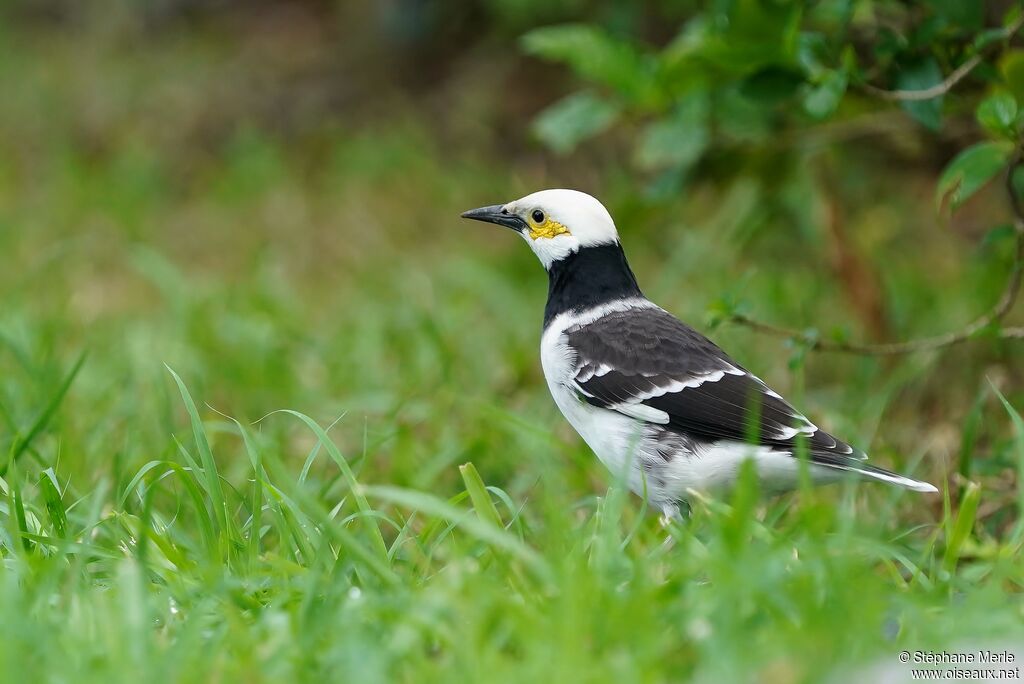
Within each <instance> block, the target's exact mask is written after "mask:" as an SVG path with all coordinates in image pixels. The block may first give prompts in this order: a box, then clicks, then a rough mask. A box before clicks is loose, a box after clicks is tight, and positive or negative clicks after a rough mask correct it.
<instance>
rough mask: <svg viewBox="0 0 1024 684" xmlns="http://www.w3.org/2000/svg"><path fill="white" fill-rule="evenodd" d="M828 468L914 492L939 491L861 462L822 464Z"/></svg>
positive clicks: (932, 486)
mask: <svg viewBox="0 0 1024 684" xmlns="http://www.w3.org/2000/svg"><path fill="white" fill-rule="evenodd" d="M821 465H826V466H828V467H830V468H835V469H836V470H845V471H847V472H851V473H856V474H857V475H862V476H864V477H868V478H871V479H872V480H878V481H880V482H888V483H889V484H892V485H896V486H898V487H905V488H907V489H912V490H914V491H915V492H929V493H934V492H938V491H939V490H938V489H936V488H935V486H934V485H932V484H929V483H927V482H922V481H921V480H914V479H911V478H909V477H904V476H903V475H897V474H896V473H894V472H892V471H890V470H886V469H885V468H879V467H878V466H873V465H870V464H868V463H863V462H845V463H822V464H821Z"/></svg>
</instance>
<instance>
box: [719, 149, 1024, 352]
mask: <svg viewBox="0 0 1024 684" xmlns="http://www.w3.org/2000/svg"><path fill="white" fill-rule="evenodd" d="M1020 165H1021V152H1020V151H1019V150H1018V151H1017V152H1016V153H1015V154H1014V157H1013V159H1012V160H1011V161H1010V164H1009V167H1008V168H1007V170H1006V191H1007V194H1008V195H1009V199H1010V207H1011V209H1012V210H1013V216H1014V219H1013V227H1014V237H1015V239H1016V245H1015V248H1014V255H1013V266H1012V267H1011V269H1010V274H1009V276H1008V277H1007V280H1006V286H1005V287H1004V288H1003V293H1002V295H1000V297H999V300H998V301H997V302H996V303H995V305H994V306H993V307H992V308H991V309H989V310H988V311H987V312H986V313H984V314H982V315H981V316H979V317H978V318H976V319H975V320H973V321H971V322H970V323H968V324H967V325H966V326H964V327H963V328H962V329H961V330H958V331H953V332H948V333H945V334H943V335H936V336H934V337H922V338H919V339H916V340H907V341H905V342H883V343H881V344H861V343H856V342H841V341H832V340H822V339H819V338H818V337H817V336H816V335H812V334H809V333H808V332H806V331H801V330H793V329H790V328H783V327H781V326H777V325H772V324H771V323H763V322H761V321H758V320H755V319H753V318H750V317H748V316H745V315H744V314H738V313H734V314H732V315H731V316H730V317H729V321H730V322H732V323H738V324H739V325H744V326H746V327H748V328H750V329H752V330H756V331H758V332H762V333H767V334H769V335H775V336H778V337H788V338H790V339H793V340H797V341H799V342H801V343H802V344H804V345H805V346H806V347H807V348H808V349H812V350H815V351H832V352H845V353H849V354H863V355H871V356H891V355H897V354H909V353H912V352H920V351H929V350H932V349H941V348H943V347H951V346H953V345H955V344H960V343H961V342H966V341H967V340H969V339H971V337H973V336H974V335H975V334H976V333H978V332H980V331H981V330H984V329H985V328H988V327H989V326H992V325H995V324H998V323H999V322H1001V321H1002V320H1003V318H1005V317H1006V315H1007V314H1008V313H1009V312H1010V310H1011V309H1013V305H1014V304H1015V303H1016V301H1017V296H1018V294H1019V293H1020V288H1021V280H1022V275H1024V207H1022V206H1021V202H1020V199H1019V198H1018V197H1017V193H1016V191H1015V190H1014V187H1013V174H1014V171H1016V169H1017V168H1018V167H1019V166H1020ZM997 337H1000V338H1003V339H1024V327H1014V328H1003V329H1001V330H999V331H998V333H997Z"/></svg>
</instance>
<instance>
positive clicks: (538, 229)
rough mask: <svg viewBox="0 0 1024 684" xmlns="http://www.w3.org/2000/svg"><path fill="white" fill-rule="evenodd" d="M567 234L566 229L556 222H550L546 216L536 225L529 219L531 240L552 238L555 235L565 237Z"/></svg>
mask: <svg viewBox="0 0 1024 684" xmlns="http://www.w3.org/2000/svg"><path fill="white" fill-rule="evenodd" d="M568 233H569V229H568V228H566V227H565V226H563V225H562V224H561V223H559V222H558V221H552V220H551V219H550V218H548V217H546V216H545V217H544V221H543V222H541V223H536V222H535V221H534V220H533V219H532V218H531V219H530V238H531V239H533V240H536V239H537V238H553V237H555V236H556V235H566V234H568Z"/></svg>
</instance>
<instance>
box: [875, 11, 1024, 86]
mask: <svg viewBox="0 0 1024 684" xmlns="http://www.w3.org/2000/svg"><path fill="white" fill-rule="evenodd" d="M1022 26H1024V12H1021V15H1020V16H1019V17H1017V19H1016V20H1015V21H1014V22H1013V23H1012V24H1010V25H1009V26H1007V27H1006V28H1004V29H1003V30H1002V33H1001V35H1000V37H999V40H1006V39H1007V38H1009V37H1011V36H1012V35H1013V34H1015V33H1017V31H1019V30H1020V28H1021V27H1022ZM981 61H982V52H981V51H979V52H978V54H976V55H974V56H973V57H971V58H970V59H968V60H967V61H966V62H964V63H963V64H961V65H960V66H959V67H957V68H956V69H954V70H953V71H952V72H951V73H950V74H949V76H947V77H946V79H945V80H944V81H942V82H941V83H936V84H935V85H933V86H931V87H930V88H924V89H923V90H886V89H885V88H879V87H878V86H873V85H871V84H870V83H862V84H861V88H863V89H864V91H865V92H868V93H871V94H872V95H874V96H876V97H880V98H882V99H883V100H891V101H894V102H919V101H921V100H931V99H932V98H936V97H941V96H942V95H945V94H946V93H948V92H949V91H950V90H952V89H953V87H955V86H956V84H957V83H959V82H960V81H962V80H964V78H966V77H967V75H968V74H970V73H971V72H972V71H974V69H975V67H977V66H978V65H979V64H981Z"/></svg>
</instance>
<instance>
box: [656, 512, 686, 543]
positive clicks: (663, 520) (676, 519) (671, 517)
mask: <svg viewBox="0 0 1024 684" xmlns="http://www.w3.org/2000/svg"><path fill="white" fill-rule="evenodd" d="M683 505H684V506H686V504H685V503H684V504H683ZM686 508H687V511H689V506H687V507H686ZM683 519H684V516H683V514H682V513H681V512H680V510H679V504H678V503H670V504H663V505H662V507H661V516H660V517H659V518H658V523H660V524H661V527H662V529H663V530H665V532H666V537H665V541H663V542H662V543H661V548H662V550H663V551H668V550H669V549H671V548H672V547H673V546H674V545H675V543H676V538H675V537H673V536H672V523H679V524H682V522H683Z"/></svg>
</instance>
